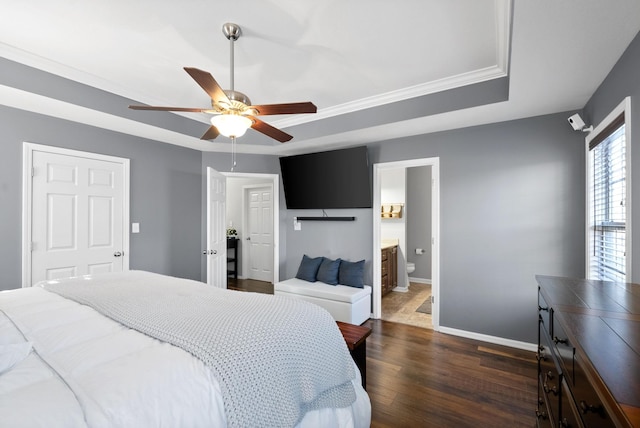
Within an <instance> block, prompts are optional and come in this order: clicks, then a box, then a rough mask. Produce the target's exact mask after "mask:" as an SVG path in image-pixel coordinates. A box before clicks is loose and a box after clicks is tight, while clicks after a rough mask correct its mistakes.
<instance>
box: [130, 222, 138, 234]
mask: <svg viewBox="0 0 640 428" xmlns="http://www.w3.org/2000/svg"><path fill="white" fill-rule="evenodd" d="M131 233H140V223H131Z"/></svg>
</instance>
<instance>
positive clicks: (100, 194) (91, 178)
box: [27, 150, 128, 285]
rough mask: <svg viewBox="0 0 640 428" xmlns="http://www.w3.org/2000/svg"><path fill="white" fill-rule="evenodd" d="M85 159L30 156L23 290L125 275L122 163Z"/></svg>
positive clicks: (45, 154) (61, 154)
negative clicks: (103, 275) (102, 275)
mask: <svg viewBox="0 0 640 428" xmlns="http://www.w3.org/2000/svg"><path fill="white" fill-rule="evenodd" d="M70 153H78V155H74V154H70ZM91 155H92V154H90V153H82V152H73V151H64V150H53V152H50V151H46V150H42V151H41V150H33V151H32V152H31V167H32V169H31V175H32V178H31V187H30V200H31V216H30V219H29V220H30V226H31V242H30V243H28V244H27V245H28V246H29V247H30V251H31V252H30V256H31V257H30V266H29V267H28V268H27V270H28V273H29V274H30V275H28V276H30V281H27V282H29V283H28V284H27V285H32V284H35V283H36V282H38V281H41V280H51V279H58V278H64V277H69V276H78V275H85V274H97V273H102V272H119V271H122V270H126V269H128V263H127V262H126V261H125V260H128V259H126V256H128V254H125V253H126V252H128V248H125V247H126V243H128V240H127V239H126V238H125V234H126V233H128V228H127V222H128V215H126V213H125V209H128V204H125V201H124V197H125V182H127V183H128V180H126V179H125V174H126V173H128V169H127V168H126V167H127V164H125V163H123V162H122V161H127V160H124V159H120V160H119V161H110V160H104V158H106V157H102V156H99V155H95V156H96V157H95V158H92V157H91ZM101 158H102V159H101ZM126 194H128V192H126ZM125 249H126V251H125Z"/></svg>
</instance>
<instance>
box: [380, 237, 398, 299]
mask: <svg viewBox="0 0 640 428" xmlns="http://www.w3.org/2000/svg"><path fill="white" fill-rule="evenodd" d="M381 260H382V263H381V276H382V279H381V284H382V295H383V296H384V295H385V294H387V293H388V292H390V291H391V290H393V289H394V288H396V287H397V286H398V246H397V245H390V246H386V247H383V248H382V259H381Z"/></svg>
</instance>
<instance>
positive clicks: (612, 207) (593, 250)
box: [587, 103, 631, 282]
mask: <svg viewBox="0 0 640 428" xmlns="http://www.w3.org/2000/svg"><path fill="white" fill-rule="evenodd" d="M624 105H625V104H624V103H623V107H624ZM614 113H615V114H613V115H614V118H613V119H608V120H605V124H604V125H603V126H602V127H598V128H601V130H600V131H598V129H596V131H595V132H594V133H593V134H595V137H594V138H592V139H589V138H588V139H587V141H588V147H589V156H588V169H589V181H588V213H587V218H588V228H589V230H588V231H587V233H588V239H587V242H588V248H587V251H588V255H587V260H588V277H589V278H590V279H598V280H606V281H623V282H624V281H626V279H627V275H628V274H629V272H628V268H627V257H629V256H630V254H628V249H629V248H630V246H629V245H627V234H628V233H627V232H628V223H627V220H628V219H630V218H631V217H630V216H629V213H628V206H629V205H630V204H629V203H628V202H629V201H627V197H628V193H627V171H629V168H628V164H627V162H628V158H627V131H628V129H627V126H626V124H625V111H624V108H623V110H622V112H620V111H619V109H617V111H616V112H614ZM610 116H611V115H610Z"/></svg>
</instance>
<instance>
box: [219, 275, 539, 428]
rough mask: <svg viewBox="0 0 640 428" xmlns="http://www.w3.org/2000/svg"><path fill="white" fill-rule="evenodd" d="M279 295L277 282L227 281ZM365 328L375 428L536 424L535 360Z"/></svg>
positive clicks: (397, 330) (472, 344) (388, 328)
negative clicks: (366, 331) (274, 286)
mask: <svg viewBox="0 0 640 428" xmlns="http://www.w3.org/2000/svg"><path fill="white" fill-rule="evenodd" d="M229 288H232V289H236V290H243V291H254V292H260V293H268V294H273V285H272V284H270V283H264V282H261V281H246V280H233V279H231V278H230V279H229ZM363 325H366V326H368V327H370V328H371V329H372V330H373V331H372V333H371V336H369V338H368V339H367V393H368V394H369V397H370V398H371V408H372V416H371V426H372V427H374V428H376V427H394V428H395V427H529V428H531V427H533V426H535V407H536V399H537V383H536V373H537V371H536V367H537V366H536V359H535V354H534V353H533V352H527V351H521V350H518V349H513V348H508V347H504V346H499V345H492V344H489V343H485V342H479V341H476V340H471V339H465V338H460V337H456V336H449V335H446V334H443V333H437V332H434V331H433V330H429V329H424V328H419V327H414V326H411V325H406V324H399V323H393V322H389V321H382V320H368V321H366V322H365V323H364V324H363Z"/></svg>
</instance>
